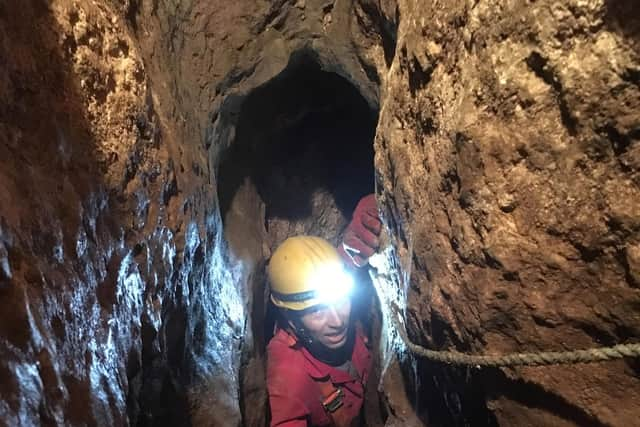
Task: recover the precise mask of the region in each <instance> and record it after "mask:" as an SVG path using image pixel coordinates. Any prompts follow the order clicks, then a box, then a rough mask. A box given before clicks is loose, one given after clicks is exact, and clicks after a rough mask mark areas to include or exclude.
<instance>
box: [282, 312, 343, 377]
mask: <svg viewBox="0 0 640 427" xmlns="http://www.w3.org/2000/svg"><path fill="white" fill-rule="evenodd" d="M291 323H292V324H293V328H294V332H295V333H296V336H297V337H298V338H299V339H300V342H301V343H302V345H304V347H305V348H306V349H307V350H308V351H309V353H311V355H312V356H313V357H315V358H316V359H318V360H319V361H321V362H324V363H326V364H327V365H330V366H340V365H342V364H344V363H345V362H347V361H348V360H350V359H351V354H352V353H353V344H354V342H355V336H356V334H355V328H354V327H353V324H352V322H350V323H349V327H348V330H347V341H346V342H345V343H344V344H343V345H342V346H341V347H340V348H329V347H327V346H326V345H324V344H322V343H321V342H319V341H316V340H314V339H313V338H312V337H311V336H310V335H309V333H308V332H307V330H306V329H305V328H304V325H303V324H302V322H301V321H300V319H291Z"/></svg>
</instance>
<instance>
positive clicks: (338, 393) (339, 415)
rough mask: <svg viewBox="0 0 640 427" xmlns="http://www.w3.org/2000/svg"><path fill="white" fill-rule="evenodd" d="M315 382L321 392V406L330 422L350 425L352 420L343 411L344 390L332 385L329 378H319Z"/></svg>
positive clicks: (341, 425) (340, 426)
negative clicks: (323, 379) (322, 379)
mask: <svg viewBox="0 0 640 427" xmlns="http://www.w3.org/2000/svg"><path fill="white" fill-rule="evenodd" d="M317 383H318V387H320V392H321V393H322V407H323V408H324V411H325V412H326V414H327V416H328V417H329V419H330V420H331V423H332V424H333V425H334V426H335V427H349V426H351V423H352V421H353V420H352V419H351V418H350V417H349V415H348V414H347V413H346V411H344V404H343V399H344V391H342V389H341V388H340V387H336V386H334V385H333V383H332V382H331V379H330V378H329V379H327V380H325V381H321V380H319V381H317Z"/></svg>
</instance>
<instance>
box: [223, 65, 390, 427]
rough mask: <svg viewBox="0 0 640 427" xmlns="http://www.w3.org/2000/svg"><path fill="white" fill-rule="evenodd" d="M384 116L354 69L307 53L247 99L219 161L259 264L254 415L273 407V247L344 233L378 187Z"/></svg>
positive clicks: (238, 246)
mask: <svg viewBox="0 0 640 427" xmlns="http://www.w3.org/2000/svg"><path fill="white" fill-rule="evenodd" d="M376 123H377V107H375V106H371V105H369V104H368V103H367V102H366V101H365V99H364V98H363V97H362V96H361V94H360V93H359V92H358V90H357V89H356V88H355V87H354V86H353V85H352V84H351V83H350V82H348V81H347V80H346V79H344V78H343V77H341V76H339V75H338V74H335V73H332V72H327V71H323V70H322V69H321V68H320V67H319V66H318V65H317V64H316V63H315V62H314V61H313V59H311V58H310V57H307V56H304V55H303V56H300V57H297V58H294V59H293V60H292V61H291V63H290V65H289V66H288V67H287V69H286V70H285V71H284V72H282V73H281V74H280V75H278V76H277V77H275V78H274V79H273V80H271V81H270V82H268V83H267V84H265V85H264V86H262V87H259V88H256V89H255V90H254V91H252V92H251V93H250V94H249V95H248V96H247V98H246V99H245V101H244V103H243V106H242V109H241V112H240V117H239V119H238V122H237V125H236V137H235V140H234V141H233V143H232V145H231V147H230V148H229V149H228V150H227V152H225V153H223V156H222V160H221V163H220V166H219V170H218V182H219V184H218V194H219V202H220V212H221V215H222V219H223V223H224V231H225V239H226V241H227V242H228V244H229V249H230V252H231V254H232V255H234V256H236V257H238V258H240V259H241V260H242V261H243V262H244V263H248V264H250V265H251V267H250V268H251V269H252V271H251V273H249V274H248V275H247V283H246V284H245V287H246V289H248V290H249V292H250V294H251V295H250V296H249V297H248V299H249V306H250V310H251V327H250V328H248V329H250V331H248V333H249V334H250V336H252V337H253V344H250V345H248V348H247V350H246V351H245V352H244V356H243V368H242V375H243V378H244V381H243V385H242V389H243V390H242V391H241V407H243V415H244V423H245V425H261V423H264V412H265V411H267V410H268V409H267V408H266V407H267V406H268V405H267V403H266V390H265V387H264V380H263V375H264V373H263V372H258V371H259V370H264V362H265V347H266V344H267V342H268V340H269V338H270V337H271V334H272V333H273V328H274V317H275V308H274V307H273V306H272V305H271V304H270V303H267V301H268V290H267V289H266V280H265V276H264V266H265V264H266V262H267V261H268V256H269V253H270V252H271V251H273V250H274V249H275V247H276V246H277V245H278V244H279V243H281V242H282V241H283V240H284V239H286V238H287V237H290V236H294V235H300V234H308V235H315V236H321V237H324V238H326V239H327V240H329V241H331V242H332V243H334V244H337V243H338V242H339V241H340V239H341V238H342V232H343V231H344V228H345V227H346V225H347V224H348V222H349V220H350V218H351V215H352V212H353V209H354V208H355V206H356V204H357V202H358V201H359V200H360V198H362V197H363V196H365V195H367V194H370V193H372V192H373V191H374V168H373V156H374V152H373V138H374V135H375V127H376ZM358 282H359V283H360V286H359V293H358V294H357V297H355V298H354V315H355V316H356V317H358V318H359V319H360V320H361V321H362V323H363V324H365V327H366V329H367V331H368V333H369V334H370V335H371V336H372V338H373V343H374V348H375V343H376V341H377V335H378V334H379V327H380V321H379V317H380V316H379V314H378V313H379V309H378V308H377V305H376V303H377V299H376V297H375V292H374V291H373V287H372V285H371V283H370V281H369V278H368V275H367V274H366V271H362V272H361V274H359V277H358ZM377 372H378V369H377V368H376V373H375V374H374V376H373V377H372V381H374V382H377ZM256 390H258V391H256ZM373 401H374V402H377V397H376V398H374V399H373ZM261 405H263V406H264V411H263V410H262V409H260V408H259V407H260V406H261ZM248 408H251V410H249V409H248ZM256 408H259V409H256ZM373 412H378V411H377V409H375V410H373ZM376 416H378V417H379V415H376Z"/></svg>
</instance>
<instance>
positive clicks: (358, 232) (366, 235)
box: [338, 194, 382, 267]
mask: <svg viewBox="0 0 640 427" xmlns="http://www.w3.org/2000/svg"><path fill="white" fill-rule="evenodd" d="M381 229H382V223H381V222H380V217H379V215H378V205H377V204H376V197H375V195H374V194H369V195H368V196H365V197H363V198H362V199H361V200H360V201H359V202H358V205H357V206H356V209H355V211H354V212H353V218H352V220H351V222H350V223H349V225H348V226H347V230H346V231H345V233H344V238H343V239H342V245H341V247H340V248H338V249H339V252H340V253H341V254H342V256H343V258H344V259H345V261H347V262H348V263H350V264H352V265H354V266H356V267H363V266H365V265H367V263H368V262H369V257H371V255H373V254H374V253H376V251H377V250H378V248H379V247H380V242H379V240H378V237H379V236H380V230H381Z"/></svg>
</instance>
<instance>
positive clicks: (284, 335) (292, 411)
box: [267, 328, 371, 427]
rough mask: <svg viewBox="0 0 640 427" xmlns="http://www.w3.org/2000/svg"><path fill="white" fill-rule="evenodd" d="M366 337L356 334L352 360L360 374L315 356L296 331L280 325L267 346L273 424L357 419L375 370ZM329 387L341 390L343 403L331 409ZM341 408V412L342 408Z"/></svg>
mask: <svg viewBox="0 0 640 427" xmlns="http://www.w3.org/2000/svg"><path fill="white" fill-rule="evenodd" d="M365 340H366V339H365V337H364V335H363V334H362V333H361V332H360V330H359V328H358V332H357V335H356V341H355V343H354V346H353V354H352V356H351V362H352V364H353V367H354V368H355V370H356V371H357V372H358V376H359V377H360V378H353V377H351V375H349V373H347V372H345V371H343V370H340V369H337V368H335V367H332V366H330V365H327V364H326V363H323V362H321V361H319V360H318V359H316V358H314V357H313V356H312V355H311V353H309V351H307V349H306V348H304V347H302V346H301V345H299V344H298V343H297V341H296V338H295V336H294V335H292V334H290V333H288V332H287V331H285V330H283V329H279V330H278V332H277V333H276V335H275V336H274V337H273V339H272V340H271V341H270V342H269V345H268V346H267V389H268V392H269V404H270V406H271V426H272V427H275V426H279V427H307V426H330V425H333V423H334V422H335V424H341V423H339V422H338V419H342V420H344V419H348V420H350V419H356V418H357V417H358V414H359V413H360V408H361V407H362V402H363V400H364V384H365V383H366V381H367V378H368V376H369V372H370V370H371V354H370V353H369V350H368V349H367V347H366V344H365V342H366V341H365ZM327 387H329V388H330V389H331V390H333V391H336V390H337V389H340V390H341V392H340V393H341V394H342V399H341V406H340V408H339V409H337V410H336V412H334V413H329V412H328V411H327V410H326V409H325V408H324V407H323V405H322V403H323V400H324V401H325V402H326V399H327V398H328V396H327V395H326V394H329V393H327V391H326V390H327ZM338 411H339V412H338Z"/></svg>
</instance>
